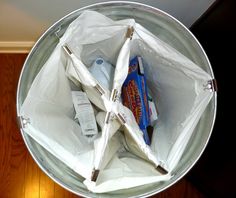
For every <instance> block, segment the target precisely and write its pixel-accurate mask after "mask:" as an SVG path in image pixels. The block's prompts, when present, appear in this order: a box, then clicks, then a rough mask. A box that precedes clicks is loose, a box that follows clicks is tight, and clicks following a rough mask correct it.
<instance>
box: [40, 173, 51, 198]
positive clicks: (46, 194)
mask: <svg viewBox="0 0 236 198" xmlns="http://www.w3.org/2000/svg"><path fill="white" fill-rule="evenodd" d="M39 177H40V178H39V198H53V197H54V182H53V180H51V178H49V177H48V176H47V175H46V174H45V173H43V172H42V171H41V172H40V175H39Z"/></svg>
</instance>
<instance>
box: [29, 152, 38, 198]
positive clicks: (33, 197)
mask: <svg viewBox="0 0 236 198" xmlns="http://www.w3.org/2000/svg"><path fill="white" fill-rule="evenodd" d="M39 174H40V170H39V167H38V165H37V164H36V163H35V162H34V160H33V158H32V157H31V156H30V154H29V153H28V155H27V156H26V166H25V198H38V197H39Z"/></svg>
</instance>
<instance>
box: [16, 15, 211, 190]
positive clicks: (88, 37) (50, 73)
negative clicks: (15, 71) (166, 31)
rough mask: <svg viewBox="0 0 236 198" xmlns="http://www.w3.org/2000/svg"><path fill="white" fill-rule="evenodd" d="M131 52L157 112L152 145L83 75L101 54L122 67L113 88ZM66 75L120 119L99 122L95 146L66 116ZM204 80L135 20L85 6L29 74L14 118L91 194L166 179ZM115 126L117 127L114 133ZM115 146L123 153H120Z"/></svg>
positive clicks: (197, 110) (202, 102)
mask: <svg viewBox="0 0 236 198" xmlns="http://www.w3.org/2000/svg"><path fill="white" fill-rule="evenodd" d="M130 27H133V28H134V33H133V37H132V40H127V37H126V34H127V30H128V28H130ZM65 44H67V45H68V46H69V47H70V48H71V50H72V51H73V55H75V57H76V61H75V62H76V64H74V62H73V60H72V59H70V58H67V57H66V56H65V54H64V52H63V50H62V46H63V45H65ZM122 46H123V47H122ZM126 46H128V47H126ZM135 55H140V56H142V58H143V59H144V60H145V62H146V67H145V74H146V78H147V84H148V87H149V89H150V90H151V92H152V96H153V100H154V102H155V104H156V106H157V109H158V111H159V119H158V122H157V123H156V125H155V126H154V132H153V137H152V143H151V146H148V145H146V144H145V142H144V140H143V137H142V131H141V130H140V129H139V127H138V125H137V123H136V122H135V119H134V116H133V114H132V112H131V111H130V110H129V109H127V108H126V107H124V106H123V105H122V104H121V103H120V102H119V100H117V101H111V100H110V99H111V98H110V95H111V94H112V93H111V91H112V90H107V89H106V88H104V87H99V89H98V90H96V86H97V85H98V84H99V83H98V82H97V81H96V78H94V76H91V75H90V74H89V73H87V67H89V66H91V65H92V63H93V61H94V60H95V59H96V58H97V57H103V58H104V59H105V60H107V61H109V62H111V63H112V64H113V65H116V69H117V68H121V69H117V71H116V73H115V76H114V84H113V88H114V87H115V89H117V90H118V92H119V91H120V89H121V87H122V84H123V81H124V80H125V78H126V76H127V73H128V62H129V60H130V58H131V57H133V56H135ZM81 68H82V70H81ZM81 71H83V72H82V73H81ZM85 74H86V75H85ZM67 77H68V78H69V79H70V80H72V81H73V82H74V83H75V84H77V85H78V86H79V87H80V86H81V87H82V89H83V90H84V91H85V92H86V93H87V96H88V97H89V99H90V100H91V102H92V103H94V104H95V105H96V106H97V107H98V108H100V109H101V110H103V111H105V112H112V114H114V119H116V116H117V114H118V113H120V115H122V116H123V118H124V120H125V123H122V124H124V126H123V128H120V127H121V126H119V123H118V122H117V120H113V121H111V122H109V124H108V125H106V124H105V125H104V126H105V127H111V128H112V130H107V132H106V134H105V133H103V134H102V135H101V136H100V137H98V139H97V140H95V142H94V144H88V143H87V142H86V141H85V140H84V137H83V135H82V134H81V129H80V127H79V125H78V124H77V123H75V122H74V120H73V104H72V99H71V93H70V92H71V88H70V86H69V80H68V78H67ZM209 80H211V76H210V75H209V74H207V73H206V72H205V71H203V70H202V69H201V68H200V67H198V66H197V65H196V64H194V63H193V62H192V61H191V60H189V59H188V58H186V57H185V56H183V55H182V54H180V53H179V52H178V51H176V50H175V49H173V48H172V47H170V46H169V45H168V44H166V43H164V42H163V41H161V40H160V39H158V38H157V37H156V36H154V35H152V34H151V33H150V32H149V31H148V30H146V29H145V28H143V27H142V26H141V25H139V24H137V23H135V21H134V20H132V19H130V20H122V21H112V20H111V19H109V18H107V17H105V16H103V15H102V14H99V13H97V12H94V11H84V13H82V14H81V15H80V16H79V17H78V18H77V19H76V20H75V21H73V22H72V23H71V24H70V26H69V27H68V29H67V30H66V32H65V33H64V35H63V37H62V38H61V39H60V42H59V43H58V45H57V47H56V48H55V50H54V52H53V53H52V54H51V56H50V57H49V59H48V61H47V62H46V63H45V65H44V66H43V68H42V69H41V71H40V72H39V74H38V75H37V76H36V78H35V80H34V82H33V84H32V86H31V88H30V90H29V93H28V95H27V97H26V99H25V101H24V104H23V106H22V108H21V116H23V117H24V118H29V120H30V123H29V124H28V125H27V126H26V127H25V129H24V130H25V132H27V133H28V134H29V135H30V136H31V137H32V138H34V139H35V140H36V141H37V142H38V143H39V144H41V145H42V146H43V147H44V148H46V149H47V150H48V151H49V152H50V153H52V154H53V155H55V156H56V157H57V158H58V159H60V160H61V161H63V162H64V163H65V164H67V165H68V166H69V167H70V168H72V169H73V170H75V171H76V172H77V173H79V174H80V175H82V176H83V177H84V178H85V182H84V183H85V185H86V186H87V187H88V189H89V190H91V191H93V192H97V193H101V192H108V191H113V190H119V189H123V188H130V187H135V186H139V185H144V184H148V183H153V182H158V181H164V180H167V179H169V178H170V177H171V171H172V170H173V169H174V168H175V166H176V165H177V163H178V161H179V160H180V157H181V156H182V154H183V152H184V149H185V147H186V144H187V143H188V140H189V138H190V137H191V135H192V133H193V130H194V127H195V126H196V124H197V123H198V120H199V119H200V117H201V114H202V113H203V111H204V109H205V108H206V106H207V104H208V103H209V101H210V100H211V98H212V96H213V93H212V92H210V91H209V90H205V89H204V85H205V84H206V83H207V82H208V81H209ZM100 88H101V89H100ZM99 90H100V91H101V90H102V92H103V94H102V96H101V94H100V93H99ZM157 101H158V102H157ZM104 114H105V113H103V115H101V114H100V116H98V117H99V120H100V121H99V122H100V125H102V123H101V120H102V118H101V117H103V118H104V122H105V117H106V116H105V115H104ZM114 123H115V125H114ZM122 124H120V125H122ZM109 125H110V126H109ZM114 129H115V130H114ZM117 129H120V130H122V129H123V132H116V130H117ZM110 131H112V132H111V133H110ZM123 134H124V135H123ZM122 149H123V150H124V152H122V155H120V154H119V151H120V150H122ZM101 150H102V151H104V152H103V153H102V155H101V153H99V152H98V151H101ZM128 151H129V152H128ZM130 152H131V153H132V154H130ZM103 154H104V155H103ZM133 154H135V155H133ZM95 156H96V157H95ZM96 163H98V165H97V167H99V169H100V172H99V175H98V177H97V181H96V182H93V181H91V177H92V175H93V171H94V167H95V165H96ZM159 165H161V166H162V167H163V168H165V169H166V170H167V171H168V174H165V175H163V174H161V173H159V172H158V171H157V170H156V169H155V168H156V167H157V166H159ZM140 167H141V168H140Z"/></svg>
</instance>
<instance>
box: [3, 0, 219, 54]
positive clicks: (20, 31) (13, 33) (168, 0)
mask: <svg viewBox="0 0 236 198" xmlns="http://www.w3.org/2000/svg"><path fill="white" fill-rule="evenodd" d="M135 1H136V2H141V3H145V4H149V5H151V6H154V7H158V8H160V9H162V10H164V11H166V12H168V13H169V14H171V15H173V16H174V17H176V18H177V19H179V20H180V21H181V22H182V23H184V24H185V25H186V26H187V27H189V26H191V25H192V24H193V23H194V22H195V21H196V20H197V19H198V18H199V17H200V16H201V15H202V14H203V13H204V12H205V11H206V10H207V8H208V7H209V6H210V5H211V4H212V3H213V2H214V1H215V0H198V1H196V0H175V1H173V0H146V1H144V0H135ZM97 2H102V1H100V0H67V1H65V0H40V1H36V0H20V1H19V0H0V52H27V51H28V50H29V49H30V48H31V46H32V45H33V44H34V42H35V41H36V40H37V39H38V37H39V36H40V35H41V34H42V33H43V32H44V31H45V30H46V29H47V28H48V27H49V26H50V25H52V24H53V23H54V22H56V21H57V20H58V19H60V18H61V17H63V16H64V15H66V14H68V13H69V12H71V11H73V10H75V9H78V8H80V7H83V6H86V5H89V4H92V3H97Z"/></svg>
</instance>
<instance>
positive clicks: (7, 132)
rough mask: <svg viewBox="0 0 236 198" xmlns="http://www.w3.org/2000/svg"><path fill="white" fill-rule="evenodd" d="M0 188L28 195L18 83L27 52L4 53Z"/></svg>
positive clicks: (0, 99) (0, 91)
mask: <svg viewBox="0 0 236 198" xmlns="http://www.w3.org/2000/svg"><path fill="white" fill-rule="evenodd" d="M0 57H1V58H0V166H1V168H0V178H1V185H0V192H1V196H2V197H14V198H17V197H24V181H25V178H24V167H25V155H26V149H25V145H24V143H23V141H22V137H21V134H20V133H19V130H18V127H17V123H16V108H15V106H16V103H15V101H16V100H15V98H16V85H17V80H16V79H18V76H19V73H20V70H21V65H22V64H23V62H24V59H25V57H26V56H25V55H23V56H15V55H1V56H0Z"/></svg>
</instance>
